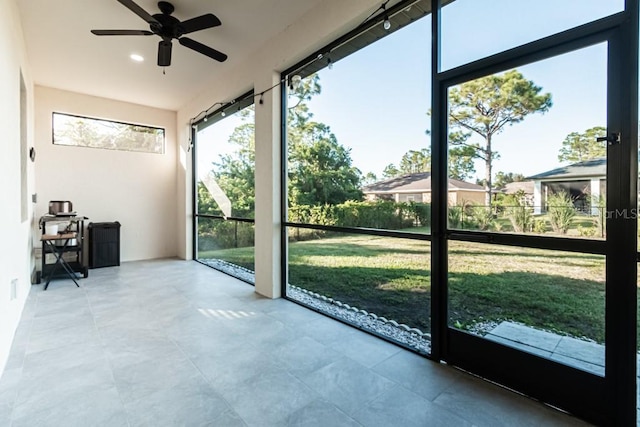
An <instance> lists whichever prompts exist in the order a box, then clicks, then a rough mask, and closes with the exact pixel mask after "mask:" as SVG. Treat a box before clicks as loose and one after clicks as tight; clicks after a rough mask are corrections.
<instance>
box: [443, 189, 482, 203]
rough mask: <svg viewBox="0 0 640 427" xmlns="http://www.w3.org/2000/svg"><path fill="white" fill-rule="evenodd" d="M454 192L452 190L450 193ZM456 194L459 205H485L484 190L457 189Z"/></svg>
mask: <svg viewBox="0 0 640 427" xmlns="http://www.w3.org/2000/svg"><path fill="white" fill-rule="evenodd" d="M451 193H453V192H452V191H450V192H449V194H451ZM455 194H456V202H457V204H459V205H468V204H470V203H471V204H474V205H484V204H485V203H484V192H483V191H468V190H457V191H456V192H455Z"/></svg>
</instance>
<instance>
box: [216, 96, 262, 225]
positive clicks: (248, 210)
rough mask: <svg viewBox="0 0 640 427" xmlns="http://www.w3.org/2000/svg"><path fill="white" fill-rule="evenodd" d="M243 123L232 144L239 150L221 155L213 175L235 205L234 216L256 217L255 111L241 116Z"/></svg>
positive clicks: (234, 134)
mask: <svg viewBox="0 0 640 427" xmlns="http://www.w3.org/2000/svg"><path fill="white" fill-rule="evenodd" d="M240 114H241V117H242V120H243V123H242V124H240V125H239V126H237V127H236V128H235V129H234V130H233V133H232V134H231V136H229V141H228V142H229V144H232V145H234V146H235V147H236V149H235V151H233V152H232V153H230V154H224V155H220V158H219V160H218V162H215V163H214V164H213V166H214V167H213V173H214V176H215V178H216V181H217V183H218V185H219V186H220V188H221V189H222V190H223V191H224V192H225V194H226V195H227V197H228V198H229V199H230V200H231V203H232V215H233V216H245V217H246V216H249V217H253V214H254V210H255V163H256V154H255V145H256V144H255V126H254V120H253V117H254V107H253V106H251V107H248V108H246V109H244V110H242V112H241V113H240Z"/></svg>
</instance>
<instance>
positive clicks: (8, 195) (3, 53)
mask: <svg viewBox="0 0 640 427" xmlns="http://www.w3.org/2000/svg"><path fill="white" fill-rule="evenodd" d="M0 10H2V13H0V58H2V59H1V60H0V94H1V96H0V132H1V133H2V137H1V138H0V224H1V227H2V240H3V244H2V245H0V373H1V372H2V371H3V369H4V367H5V365H6V361H7V357H8V355H9V349H10V346H11V341H12V339H13V335H14V332H15V328H16V326H17V324H18V321H19V320H20V314H21V313H22V308H23V307H24V302H25V300H26V298H27V295H28V293H29V289H30V287H31V281H30V274H31V267H32V257H31V245H30V242H31V222H32V218H33V206H32V205H31V203H28V212H27V216H28V218H27V220H26V221H22V218H21V217H22V215H21V185H20V181H21V180H20V164H21V156H20V71H21V69H22V73H23V75H24V79H25V84H26V89H27V97H26V98H27V117H28V121H27V135H28V139H27V144H28V146H32V144H33V132H32V131H31V130H32V128H33V126H32V123H33V121H32V117H33V114H32V106H33V85H32V83H31V79H30V75H29V67H28V63H27V58H26V48H25V45H24V39H23V37H22V28H21V26H20V17H19V13H18V8H17V6H16V4H15V2H14V0H0ZM27 177H28V194H31V193H32V192H33V188H34V172H33V164H32V163H31V162H28V169H27ZM13 280H16V281H17V295H16V298H15V299H11V282H12V281H13Z"/></svg>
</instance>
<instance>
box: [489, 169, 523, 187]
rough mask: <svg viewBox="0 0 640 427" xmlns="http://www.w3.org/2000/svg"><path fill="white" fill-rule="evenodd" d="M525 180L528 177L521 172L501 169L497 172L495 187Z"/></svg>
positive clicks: (494, 181)
mask: <svg viewBox="0 0 640 427" xmlns="http://www.w3.org/2000/svg"><path fill="white" fill-rule="evenodd" d="M524 180H526V177H525V176H524V175H522V174H521V173H513V172H502V171H499V172H498V173H496V177H495V178H494V180H493V185H494V187H495V188H503V187H504V186H505V185H507V184H510V183H512V182H522V181H524Z"/></svg>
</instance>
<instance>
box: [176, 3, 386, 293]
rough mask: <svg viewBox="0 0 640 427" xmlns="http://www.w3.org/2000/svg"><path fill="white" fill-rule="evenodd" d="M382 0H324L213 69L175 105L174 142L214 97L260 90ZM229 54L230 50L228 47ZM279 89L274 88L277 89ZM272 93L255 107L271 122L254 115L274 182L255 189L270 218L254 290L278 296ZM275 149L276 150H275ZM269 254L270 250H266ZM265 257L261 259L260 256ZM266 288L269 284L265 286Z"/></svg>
mask: <svg viewBox="0 0 640 427" xmlns="http://www.w3.org/2000/svg"><path fill="white" fill-rule="evenodd" d="M379 6H380V2H379V1H377V0H350V1H344V0H326V1H323V2H322V3H321V4H320V5H319V6H318V7H316V8H314V9H311V10H310V11H309V12H307V13H306V14H305V15H303V16H302V17H301V18H300V19H299V20H298V21H296V22H294V23H292V24H291V25H290V26H288V27H287V28H286V29H285V30H284V31H283V32H282V33H280V34H278V35H277V36H276V37H274V38H273V39H271V40H269V41H267V42H266V43H265V44H264V45H263V46H262V47H261V48H260V49H259V50H257V51H256V52H254V54H253V55H250V56H249V57H248V58H247V59H246V60H245V61H244V62H243V63H241V64H240V65H239V66H237V67H235V68H234V69H231V70H229V72H227V73H226V74H223V75H216V76H215V79H214V80H212V81H211V83H210V86H209V88H208V90H205V91H203V92H202V93H201V94H200V95H199V96H198V97H197V98H196V99H194V100H192V101H191V102H189V103H187V105H185V106H183V107H182V108H180V110H179V111H178V142H179V144H180V148H179V149H180V150H181V151H183V152H184V153H186V152H187V150H186V147H188V135H189V132H188V129H189V120H190V119H191V118H192V117H193V116H195V115H196V114H198V113H199V112H200V111H203V110H205V109H206V108H208V107H210V106H211V105H212V104H214V103H216V102H226V101H229V100H231V99H233V98H234V97H237V96H239V95H241V94H242V93H244V92H246V91H248V90H250V89H251V88H254V90H255V92H256V93H259V92H261V91H263V90H265V89H267V88H268V87H270V86H271V85H272V84H271V83H272V82H273V81H272V76H273V74H274V73H280V72H282V71H283V70H285V69H287V68H288V67H290V66H292V65H294V64H295V63H297V62H298V61H300V60H302V59H304V58H305V57H306V56H308V55H310V54H311V53H313V52H314V51H316V50H317V49H320V48H321V47H322V46H324V45H326V44H328V43H329V42H331V41H333V40H335V39H336V38H337V37H339V36H341V35H343V34H345V33H347V32H348V31H350V30H352V29H353V28H355V27H356V26H357V25H359V24H360V23H361V22H362V21H363V19H364V18H366V17H367V16H368V15H369V14H370V13H371V12H372V11H373V10H375V9H376V8H377V7H379ZM230 54H232V52H230ZM278 90H279V89H278V88H276V89H275V91H278ZM271 95H276V97H277V92H274V93H273V94H270V95H269V98H267V97H265V99H264V104H262V105H259V106H257V108H260V109H270V111H268V112H260V111H256V118H257V117H258V116H259V115H260V116H261V117H263V118H268V117H271V120H273V121H274V122H273V123H268V121H267V120H261V121H260V122H259V121H258V120H256V170H257V171H258V172H259V171H260V170H262V171H267V173H268V172H272V173H274V174H276V175H277V176H257V177H256V182H260V183H263V184H264V183H265V182H268V183H271V184H272V185H274V186H276V187H277V188H271V189H270V191H267V193H268V194H266V195H264V194H258V193H259V192H260V191H261V190H260V188H258V187H257V188H256V212H257V214H256V217H258V216H259V215H260V212H266V213H267V214H268V216H269V217H270V218H271V219H272V221H271V223H266V222H265V221H262V220H260V219H259V218H257V219H256V249H255V250H256V290H257V292H259V293H261V294H263V295H266V296H270V297H277V296H278V295H279V293H280V292H279V286H280V284H279V268H280V263H279V262H278V259H279V254H274V253H273V252H274V250H275V249H277V248H274V241H276V240H277V239H278V236H279V230H280V228H279V227H280V224H279V220H278V218H279V217H280V215H279V213H278V212H274V211H273V209H274V206H277V207H278V208H279V201H278V200H276V201H275V202H274V200H273V196H274V195H277V197H279V194H280V190H279V179H280V176H279V174H280V167H281V166H280V164H279V159H280V155H279V144H280V133H279V129H280V123H279V118H280V111H279V103H278V102H271V101H272V99H271V98H270V96H271ZM274 150H276V151H274ZM177 179H178V198H179V200H180V203H179V204H178V218H177V220H178V224H179V225H178V226H179V231H178V236H177V237H178V240H179V242H180V243H179V245H180V246H179V249H178V250H179V252H178V256H180V257H183V258H190V257H191V256H192V254H191V242H192V239H193V236H192V235H191V228H190V227H191V225H190V224H191V221H192V217H191V203H192V201H191V187H190V184H191V162H190V159H189V158H187V159H186V162H185V164H184V166H181V167H180V168H179V170H178V177H177ZM267 254H268V256H267ZM263 259H264V260H265V262H262V260H263ZM266 288H270V289H266Z"/></svg>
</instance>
